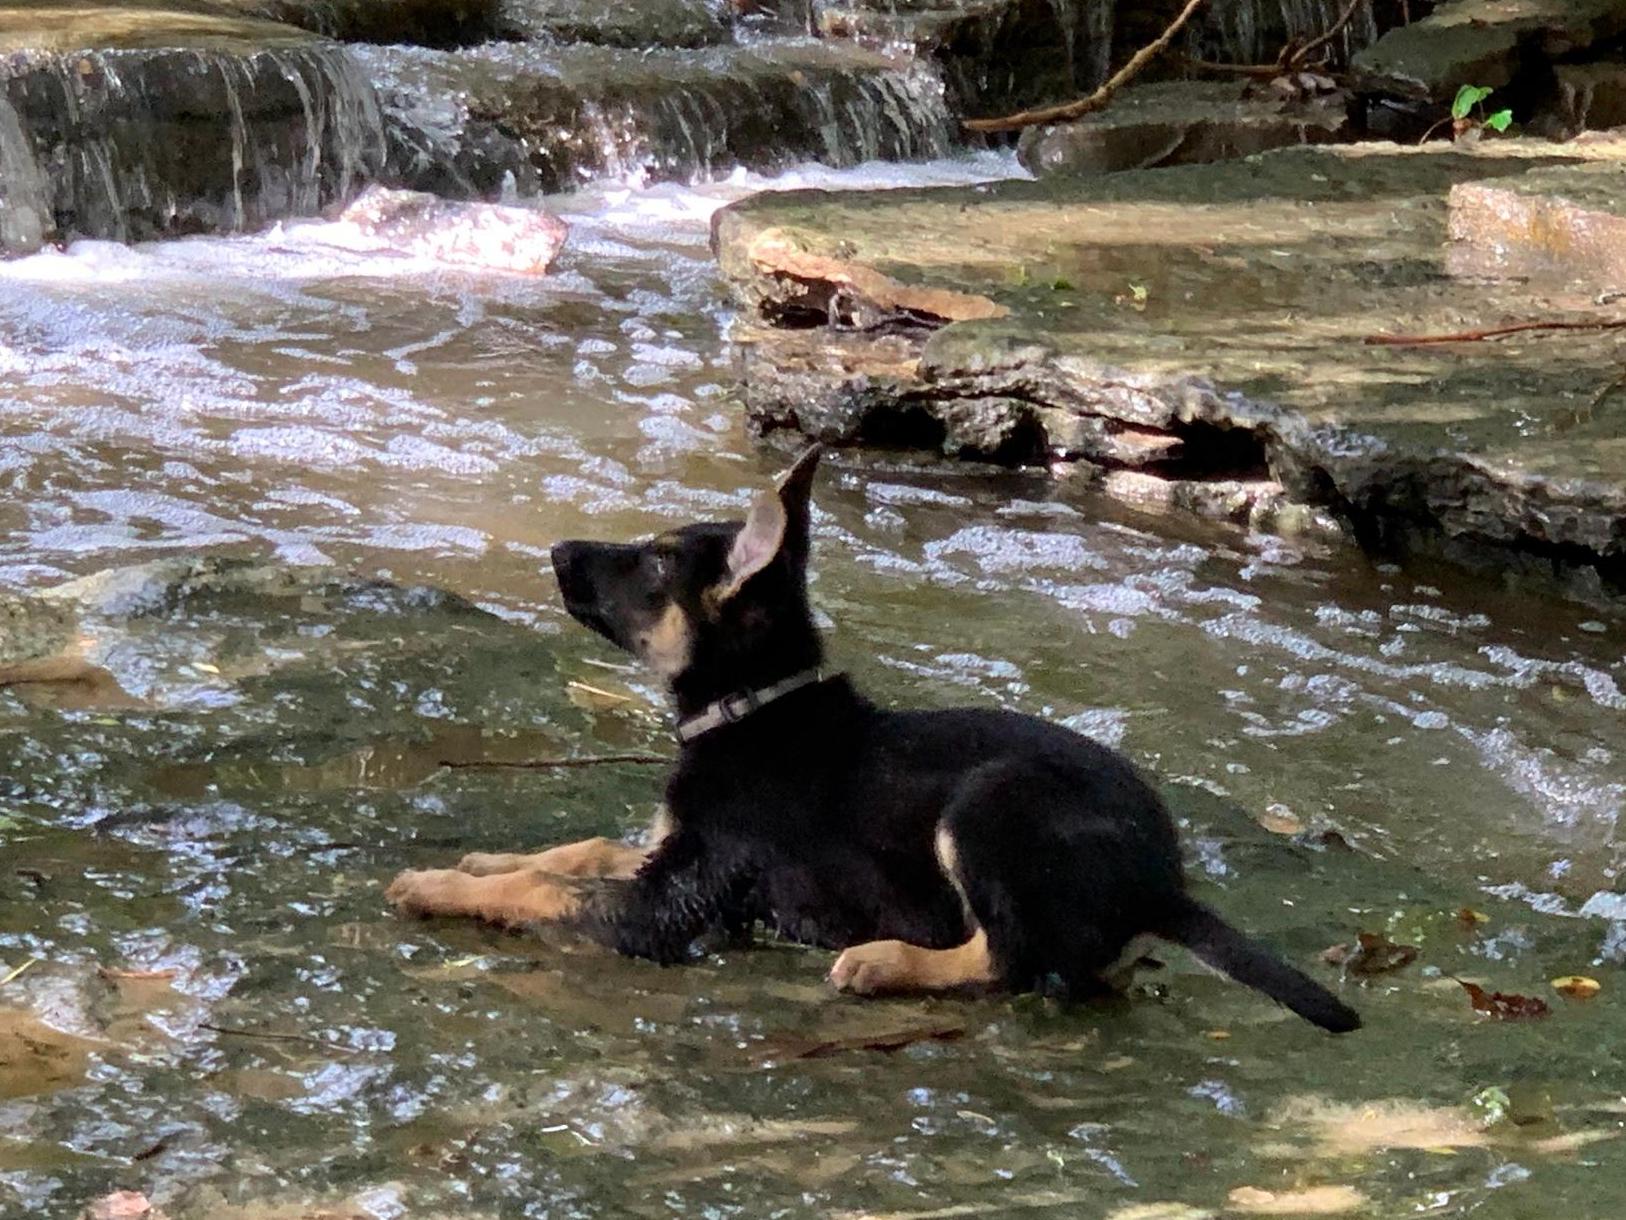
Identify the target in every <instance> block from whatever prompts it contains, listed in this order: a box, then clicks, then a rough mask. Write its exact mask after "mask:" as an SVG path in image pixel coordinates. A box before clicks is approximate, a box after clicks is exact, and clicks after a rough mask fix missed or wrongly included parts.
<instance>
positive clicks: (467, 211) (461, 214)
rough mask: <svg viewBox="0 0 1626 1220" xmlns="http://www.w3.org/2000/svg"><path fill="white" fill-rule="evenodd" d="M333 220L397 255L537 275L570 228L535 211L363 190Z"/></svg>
mask: <svg viewBox="0 0 1626 1220" xmlns="http://www.w3.org/2000/svg"><path fill="white" fill-rule="evenodd" d="M339 219H340V220H341V221H344V222H345V223H347V224H349V225H352V226H353V227H354V228H355V229H356V231H357V232H358V233H359V234H360V235H361V236H362V237H364V238H365V239H367V240H370V241H376V242H378V243H379V244H381V245H384V246H386V247H388V248H389V249H390V250H391V251H394V252H395V253H398V254H404V255H409V256H411V257H413V258H420V259H428V260H431V261H434V262H442V263H450V264H453V265H455V266H460V267H478V268H483V269H485V270H490V271H508V272H515V273H517V274H520V275H542V274H543V273H545V272H546V271H547V269H548V268H549V267H550V266H551V265H552V264H553V260H554V258H555V257H556V256H557V255H558V253H559V250H560V248H561V247H562V246H563V245H564V244H565V236H566V234H568V233H569V232H570V227H569V226H568V225H567V224H565V222H564V221H562V220H560V219H559V218H558V217H556V216H550V215H549V214H548V213H546V212H542V211H538V210H537V209H536V208H519V207H506V206H504V205H502V204H496V203H459V202H453V201H451V200H446V199H440V198H437V197H436V196H434V195H428V194H424V193H423V192H421V191H398V190H389V189H387V188H385V187H381V186H374V187H369V188H368V189H367V190H366V191H364V192H362V195H361V197H360V198H359V199H357V200H356V201H355V202H354V203H352V204H351V205H350V206H349V207H347V208H345V210H344V211H343V212H342V213H340V215H339Z"/></svg>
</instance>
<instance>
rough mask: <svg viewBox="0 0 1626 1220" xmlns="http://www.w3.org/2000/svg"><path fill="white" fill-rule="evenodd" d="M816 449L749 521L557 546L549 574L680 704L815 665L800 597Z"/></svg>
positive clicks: (589, 621)
mask: <svg viewBox="0 0 1626 1220" xmlns="http://www.w3.org/2000/svg"><path fill="white" fill-rule="evenodd" d="M819 455H820V449H819V447H818V446H817V445H814V446H812V447H810V448H808V449H807V450H805V451H804V452H803V453H802V455H801V456H800V457H799V458H797V459H796V463H795V464H794V465H793V466H792V467H791V468H790V470H788V471H787V472H786V473H785V474H784V475H783V476H782V477H781V478H780V480H779V482H778V485H777V486H776V487H775V488H774V489H773V490H772V491H765V492H763V493H761V494H760V495H759V496H758V497H757V498H756V501H755V503H753V504H752V506H751V512H750V515H749V516H747V517H746V519H745V520H744V521H727V522H701V523H698V524H695V525H686V526H683V527H682V528H681V529H675V530H671V531H668V532H667V533H664V534H661V535H659V536H658V537H655V538H651V539H649V540H648V541H645V542H631V543H614V542H561V543H559V544H558V545H557V546H555V547H554V548H553V572H554V575H555V577H556V578H557V579H558V581H559V590H560V592H561V593H563V594H564V599H565V608H566V609H567V610H569V611H570V613H571V615H572V617H574V618H575V619H576V620H577V621H578V622H580V623H582V624H583V625H585V626H587V627H590V628H592V629H593V630H594V631H596V632H598V633H599V634H600V635H602V636H603V637H604V638H605V639H607V640H609V641H610V642H611V643H612V644H614V645H616V646H617V647H619V648H623V649H625V650H626V651H627V652H630V653H632V654H633V655H634V656H636V657H638V658H639V659H640V660H641V661H643V662H644V664H646V665H647V666H649V667H650V668H651V669H652V670H654V671H655V672H656V673H657V674H659V675H660V676H661V677H662V678H664V679H665V680H666V682H667V683H668V685H669V686H670V687H671V688H672V690H673V692H674V693H675V694H676V695H677V697H678V703H679V706H680V707H684V706H692V707H699V706H703V705H704V704H706V703H709V702H710V701H711V700H713V699H718V698H721V697H723V696H724V695H728V694H732V693H733V692H735V691H739V690H746V689H751V688H755V687H761V686H766V685H768V684H770V683H772V682H776V681H779V680H781V679H783V678H786V677H788V676H790V675H791V674H795V673H798V672H800V671H802V670H804V669H811V668H813V667H815V666H817V665H818V663H819V661H820V659H821V650H820V645H819V639H818V633H817V631H816V630H815V629H814V627H813V618H812V613H811V611H810V610H809V608H808V601H807V558H808V526H809V511H808V500H809V496H810V494H811V492H812V489H813V474H814V471H815V470H817V468H818V464H819Z"/></svg>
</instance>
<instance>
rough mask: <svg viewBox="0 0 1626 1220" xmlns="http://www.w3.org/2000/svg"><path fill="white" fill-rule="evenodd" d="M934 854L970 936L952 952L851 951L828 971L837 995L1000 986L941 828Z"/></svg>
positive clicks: (894, 944)
mask: <svg viewBox="0 0 1626 1220" xmlns="http://www.w3.org/2000/svg"><path fill="white" fill-rule="evenodd" d="M936 848H937V862H938V864H939V865H940V866H941V867H942V869H943V872H944V874H945V875H946V876H947V877H948V879H949V881H950V882H952V883H953V885H954V888H955V889H956V890H958V891H959V892H960V898H961V900H962V901H964V902H965V903H966V922H967V924H968V925H969V927H970V929H971V935H970V936H969V937H968V938H967V939H966V941H965V943H964V944H962V945H957V946H955V947H954V948H952V949H926V948H922V947H921V946H919V945H911V944H908V943H907V942H905V941H901V940H874V941H870V942H869V943H867V944H862V945H854V946H853V947H852V948H850V949H847V950H845V951H843V952H842V954H841V956H839V957H838V958H836V964H835V965H834V966H832V967H831V968H830V981H831V982H832V983H834V984H835V986H836V989H837V990H838V991H847V992H851V993H853V994H854V995H885V994H897V993H899V992H924V991H958V990H960V989H961V988H966V987H979V986H986V985H987V984H990V983H994V982H997V981H998V980H999V971H998V970H997V969H996V968H995V965H994V958H993V955H992V953H991V952H990V951H989V947H988V934H987V932H985V931H984V930H983V928H982V926H981V925H980V924H979V922H978V921H977V917H976V913H975V912H974V911H973V910H972V909H971V905H970V902H969V901H967V900H966V891H965V888H964V886H963V884H962V883H961V880H960V865H959V849H958V848H957V847H956V845H955V842H954V837H953V835H952V834H951V833H950V832H949V830H948V829H947V827H946V826H943V827H939V828H938V832H937V839H936Z"/></svg>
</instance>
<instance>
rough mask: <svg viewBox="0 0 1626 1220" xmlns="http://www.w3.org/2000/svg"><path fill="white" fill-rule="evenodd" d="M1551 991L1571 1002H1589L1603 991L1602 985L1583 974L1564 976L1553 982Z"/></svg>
mask: <svg viewBox="0 0 1626 1220" xmlns="http://www.w3.org/2000/svg"><path fill="white" fill-rule="evenodd" d="M1553 990H1554V991H1556V992H1558V994H1559V995H1565V996H1568V997H1569V998H1570V999H1572V1000H1590V999H1591V998H1592V997H1593V996H1595V995H1597V994H1598V992H1600V991H1602V990H1603V984H1602V983H1600V982H1598V980H1597V979H1591V978H1588V977H1587V976H1586V975H1584V974H1566V975H1564V976H1563V977H1562V978H1556V979H1554V980H1553Z"/></svg>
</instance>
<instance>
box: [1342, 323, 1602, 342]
mask: <svg viewBox="0 0 1626 1220" xmlns="http://www.w3.org/2000/svg"><path fill="white" fill-rule="evenodd" d="M1532 330H1626V318H1619V319H1613V320H1610V321H1597V322H1557V321H1545V322H1514V323H1510V324H1509V325H1507V326H1492V327H1488V328H1486V329H1485V330H1459V331H1454V332H1452V333H1449V334H1441V335H1367V336H1366V338H1365V339H1364V340H1363V342H1364V343H1365V344H1366V345H1367V346H1368V347H1422V346H1424V345H1425V344H1430V343H1480V342H1483V341H1484V340H1486V339H1500V338H1501V337H1502V336H1503V335H1518V334H1523V333H1525V332H1526V331H1532Z"/></svg>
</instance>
